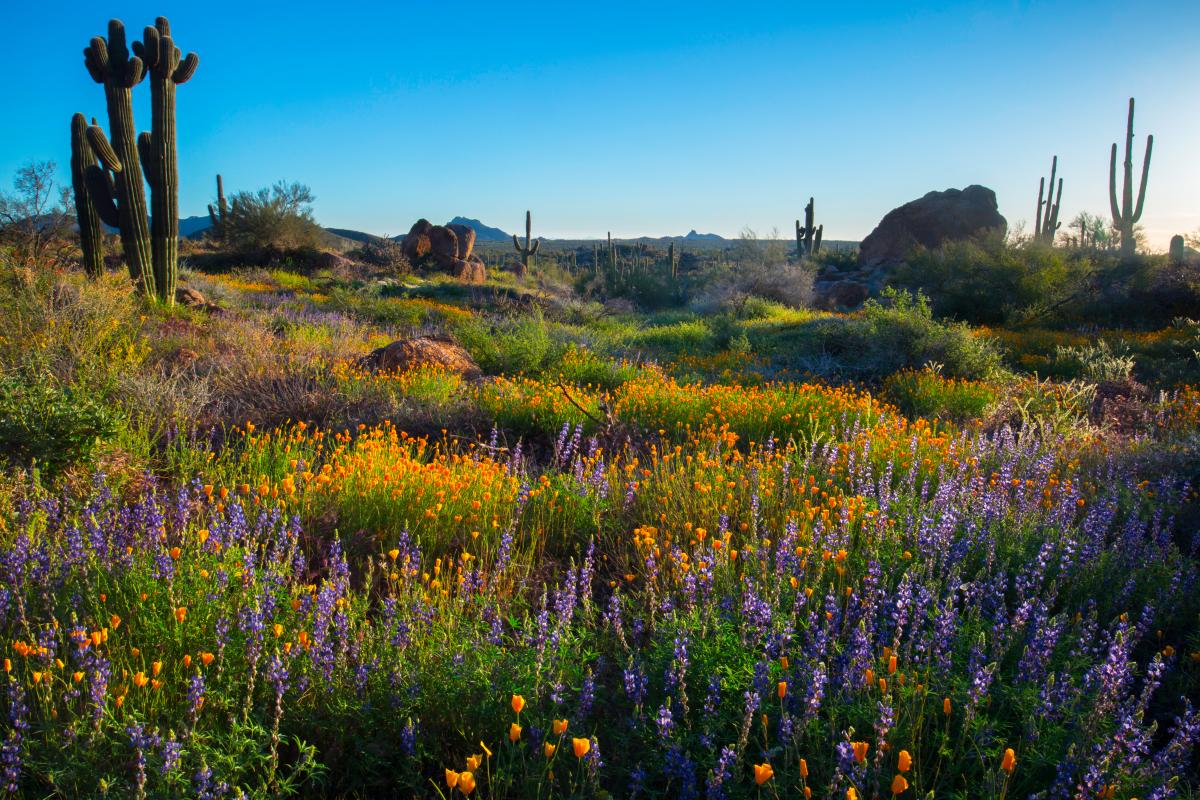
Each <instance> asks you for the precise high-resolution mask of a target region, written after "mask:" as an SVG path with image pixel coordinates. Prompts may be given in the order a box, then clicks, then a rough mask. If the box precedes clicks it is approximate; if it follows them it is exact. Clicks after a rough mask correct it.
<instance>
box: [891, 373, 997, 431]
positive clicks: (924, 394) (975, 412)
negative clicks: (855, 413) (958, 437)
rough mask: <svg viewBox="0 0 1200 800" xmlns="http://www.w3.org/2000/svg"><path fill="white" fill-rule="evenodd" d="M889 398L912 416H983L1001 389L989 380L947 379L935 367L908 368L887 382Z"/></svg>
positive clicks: (955, 418) (965, 417)
mask: <svg viewBox="0 0 1200 800" xmlns="http://www.w3.org/2000/svg"><path fill="white" fill-rule="evenodd" d="M883 386H884V392H885V394H886V395H887V398H888V399H889V400H891V401H892V402H893V403H895V404H896V406H897V407H899V408H900V410H901V411H903V412H904V413H905V414H907V415H909V416H910V417H927V418H930V419H932V418H935V417H938V418H943V419H951V420H954V421H956V422H963V421H966V420H971V419H979V418H980V417H982V416H984V414H985V413H986V412H987V410H988V409H989V408H990V407H991V406H992V405H994V404H995V402H996V400H997V398H998V396H999V389H998V387H997V386H995V385H994V384H991V383H989V382H987V381H971V380H962V379H957V378H945V377H943V376H942V375H941V373H940V372H939V371H938V370H937V369H934V368H931V367H927V368H925V369H921V370H913V369H905V370H901V371H900V372H897V373H896V374H895V375H891V376H889V377H888V378H887V380H885V381H884V384H883Z"/></svg>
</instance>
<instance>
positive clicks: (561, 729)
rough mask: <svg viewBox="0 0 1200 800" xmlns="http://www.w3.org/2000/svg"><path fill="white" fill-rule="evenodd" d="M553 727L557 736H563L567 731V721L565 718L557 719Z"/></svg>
mask: <svg viewBox="0 0 1200 800" xmlns="http://www.w3.org/2000/svg"><path fill="white" fill-rule="evenodd" d="M551 729H552V730H553V731H554V735H555V736H562V735H563V734H564V733H566V732H567V721H566V720H565V719H556V720H554V723H553V725H552V726H551Z"/></svg>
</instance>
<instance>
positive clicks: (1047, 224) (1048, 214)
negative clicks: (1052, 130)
mask: <svg viewBox="0 0 1200 800" xmlns="http://www.w3.org/2000/svg"><path fill="white" fill-rule="evenodd" d="M1057 171H1058V156H1055V157H1054V159H1053V160H1052V161H1051V162H1050V194H1049V195H1048V196H1047V195H1046V179H1045V178H1042V179H1041V182H1040V183H1039V184H1038V207H1037V214H1035V215H1034V217H1033V238H1034V240H1035V241H1039V242H1044V243H1046V244H1050V245H1052V244H1054V237H1055V235H1057V233H1058V229H1059V227H1060V226H1061V224H1062V223H1060V222H1059V221H1058V207H1059V204H1061V203H1062V187H1063V181H1062V178H1059V179H1058V196H1057V197H1055V194H1054V174H1055V173H1056V172H1057ZM1043 197H1045V199H1044V200H1043V199H1042V198H1043ZM1043 206H1045V208H1046V211H1045V213H1043V212H1042V207H1043Z"/></svg>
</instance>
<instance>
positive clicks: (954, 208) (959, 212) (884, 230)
mask: <svg viewBox="0 0 1200 800" xmlns="http://www.w3.org/2000/svg"><path fill="white" fill-rule="evenodd" d="M1007 230H1008V220H1006V219H1004V217H1002V216H1001V215H1000V212H999V210H997V206H996V193H995V192H993V191H992V190H991V189H989V188H987V187H986V186H968V187H967V188H965V189H947V190H946V191H944V192H930V193H929V194H927V195H925V196H924V197H922V198H920V199H919V200H913V201H912V202H911V203H905V204H904V205H902V206H900V207H899V208H896V209H892V210H891V211H889V212H888V213H887V214H886V215H885V216H884V218H883V219H882V220H881V221H880V222H879V224H878V225H876V226H875V230H873V231H871V233H870V235H869V236H867V238H866V239H863V241H862V244H861V245H859V249H858V263H859V264H860V265H862V266H864V267H879V266H884V265H887V264H899V263H901V262H902V261H904V260H905V259H906V258H907V257H908V255H909V253H911V252H912V250H913V248H914V247H916V246H918V245H920V246H923V247H928V248H934V247H939V246H941V245H942V244H943V243H944V242H947V241H953V240H957V239H969V238H972V237H974V236H979V235H981V234H984V233H988V232H993V231H995V232H999V233H1000V234H1001V235H1003V234H1004V233H1005V232H1007Z"/></svg>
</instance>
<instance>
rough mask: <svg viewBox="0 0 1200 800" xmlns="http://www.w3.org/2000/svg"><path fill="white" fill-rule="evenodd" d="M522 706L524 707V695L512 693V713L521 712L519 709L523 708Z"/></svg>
mask: <svg viewBox="0 0 1200 800" xmlns="http://www.w3.org/2000/svg"><path fill="white" fill-rule="evenodd" d="M524 707H525V698H524V697H522V696H521V695H519V694H514V695H513V696H512V710H513V713H515V714H520V713H521V709H523V708H524Z"/></svg>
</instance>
